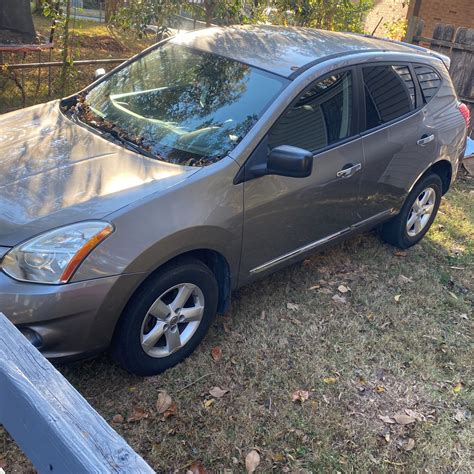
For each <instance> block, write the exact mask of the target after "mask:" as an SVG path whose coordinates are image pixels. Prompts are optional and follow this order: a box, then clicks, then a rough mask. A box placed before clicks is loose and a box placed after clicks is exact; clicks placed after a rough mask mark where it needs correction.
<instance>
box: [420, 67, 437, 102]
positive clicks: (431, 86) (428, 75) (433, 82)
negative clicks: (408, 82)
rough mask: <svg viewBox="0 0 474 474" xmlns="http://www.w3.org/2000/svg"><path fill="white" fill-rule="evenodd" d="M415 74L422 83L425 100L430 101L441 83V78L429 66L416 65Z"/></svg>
mask: <svg viewBox="0 0 474 474" xmlns="http://www.w3.org/2000/svg"><path fill="white" fill-rule="evenodd" d="M415 74H416V77H417V78H418V82H419V83H420V87H421V92H422V93H423V97H424V99H425V102H429V101H430V100H431V98H432V97H433V96H434V95H435V94H436V92H437V90H438V89H439V86H440V85H441V78H440V77H439V76H438V73H436V72H435V71H434V70H433V69H431V68H430V67H428V66H415Z"/></svg>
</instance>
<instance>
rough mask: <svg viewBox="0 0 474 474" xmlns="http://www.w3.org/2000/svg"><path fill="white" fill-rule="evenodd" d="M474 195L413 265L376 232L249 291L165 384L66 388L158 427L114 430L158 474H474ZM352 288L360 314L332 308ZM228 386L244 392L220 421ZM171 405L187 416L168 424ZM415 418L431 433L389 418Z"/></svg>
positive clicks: (8, 455) (81, 383) (445, 213)
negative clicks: (203, 470) (165, 399)
mask: <svg viewBox="0 0 474 474" xmlns="http://www.w3.org/2000/svg"><path fill="white" fill-rule="evenodd" d="M473 194H474V179H472V178H468V177H466V176H463V177H461V178H460V179H459V180H458V182H457V184H456V186H455V188H454V189H453V190H451V192H450V193H449V194H448V195H447V196H446V197H445V199H444V200H443V205H442V209H441V212H440V214H439V217H438V219H437V220H436V222H435V225H434V226H433V228H432V230H431V231H430V232H429V234H428V236H427V238H425V240H424V241H423V242H422V243H421V244H420V245H418V246H415V247H414V248H412V249H410V250H409V251H408V252H407V255H406V256H397V254H396V251H395V249H394V248H392V247H390V246H388V245H384V244H383V243H381V242H380V240H379V239H378V237H377V235H376V233H375V232H374V233H370V234H368V235H363V236H360V237H356V238H353V239H352V240H350V241H347V242H346V243H344V244H342V245H339V246H337V247H334V248H333V249H332V250H330V251H327V252H324V253H322V254H316V255H314V256H313V257H311V258H309V259H307V260H305V261H304V262H302V263H301V264H298V265H294V266H292V267H290V268H288V269H286V270H284V271H281V272H279V273H276V274H274V275H273V276H271V277H269V278H266V279H265V280H263V281H261V282H258V283H256V284H254V285H252V286H249V287H247V288H244V289H242V290H240V291H239V292H238V293H237V294H235V295H234V299H233V305H232V309H231V311H230V312H229V314H228V315H226V316H224V317H221V318H218V319H217V320H216V322H215V324H214V327H213V328H212V330H211V331H210V333H209V335H208V337H207V338H206V340H205V341H204V343H203V344H202V345H201V346H200V347H199V348H198V350H197V351H196V353H195V354H193V356H191V357H190V358H189V359H188V360H187V361H185V362H184V363H182V364H181V365H179V366H178V367H176V368H174V369H172V370H169V371H168V372H166V373H165V374H163V375H161V376H157V377H152V378H148V379H140V378H137V377H133V376H130V375H128V374H125V373H124V372H123V371H121V370H120V369H118V368H117V367H116V366H115V365H114V364H113V363H112V362H111V361H110V360H109V359H108V358H107V356H103V357H101V358H99V359H96V360H94V361H89V362H84V363H81V364H77V365H74V366H69V367H65V368H63V369H62V370H63V373H64V374H65V376H66V377H67V378H68V379H69V380H70V381H71V383H73V385H74V386H75V387H77V388H78V389H79V390H80V391H81V392H82V393H83V394H84V396H85V397H86V398H87V399H88V400H89V402H90V403H91V404H92V405H93V406H94V407H95V408H96V409H97V410H98V411H99V413H101V414H102V415H103V416H104V417H105V419H106V420H108V421H109V422H111V420H112V418H113V417H114V415H116V414H121V415H123V416H124V418H125V419H127V418H128V417H129V416H130V415H131V414H132V413H133V410H134V409H135V408H143V409H145V410H146V411H147V412H148V413H149V418H148V419H144V420H142V421H139V422H131V423H127V422H125V423H121V424H116V423H115V424H114V423H112V424H113V426H114V428H115V429H116V430H117V431H118V432H119V433H120V434H121V435H122V436H123V437H124V438H125V439H126V440H127V441H128V442H129V443H130V444H131V445H132V446H133V448H134V449H136V450H137V451H138V452H139V453H140V454H141V455H142V456H143V457H144V458H145V459H146V460H147V461H148V462H149V463H150V465H151V466H153V467H154V469H155V470H157V471H159V472H172V471H177V472H185V471H186V467H187V466H189V465H190V464H191V463H192V462H193V461H195V460H200V461H202V463H203V465H204V466H206V467H207V469H209V470H210V471H212V472H217V471H224V470H227V472H230V471H234V472H242V471H244V470H245V461H244V460H245V455H246V453H247V452H248V451H249V450H251V449H252V448H255V449H258V451H259V452H260V455H261V459H262V461H261V464H260V466H259V468H258V470H259V471H260V472H269V471H272V470H276V471H277V472H328V471H333V472H336V471H340V472H352V471H361V472H367V471H371V472H374V471H375V472H385V471H412V472H415V471H426V472H452V471H456V472H472V470H473V469H474V465H473V464H472V459H471V458H470V456H471V453H472V452H473V450H472V449H473V446H472V440H473V438H472V422H471V413H472V411H473V409H474V407H473V397H472V380H473V379H472V339H471V329H472V317H473V311H472V308H473V302H474V301H473V289H474V288H473V274H474V272H473V265H474V258H473V255H474V253H473V236H474V206H473ZM407 278H408V279H409V280H407ZM341 284H343V285H345V286H347V287H349V288H350V290H351V291H350V292H349V293H348V296H346V298H347V302H346V303H338V302H335V301H334V300H333V299H332V296H333V295H334V294H337V293H338V290H337V287H338V286H339V285H341ZM315 286H316V287H317V286H320V287H319V288H314V287H315ZM311 288H313V289H311ZM397 295H400V298H399V301H398V302H397V301H395V298H394V297H395V296H397ZM288 303H293V304H294V305H297V306H293V305H290V308H292V309H288ZM217 346H218V347H220V348H222V353H223V355H222V358H221V359H220V360H219V361H218V362H214V361H213V359H212V357H211V355H210V353H211V350H212V348H214V347H217ZM200 377H203V378H202V379H200ZM199 379H200V380H199ZM194 381H197V382H196V383H194V384H193V385H191V386H190V387H188V388H185V389H183V387H186V386H187V385H188V384H190V383H192V382H194ZM457 384H461V385H460V386H459V385H457ZM216 385H217V386H220V387H223V388H227V389H229V393H227V394H226V395H225V396H224V397H223V398H221V399H217V400H215V402H213V403H212V404H211V405H210V406H208V407H206V405H205V403H204V402H205V401H206V400H209V399H210V398H211V397H210V395H209V394H208V391H209V389H210V388H211V387H213V386H216ZM456 386H457V389H459V388H460V391H459V392H458V393H456V391H457V389H455V390H453V389H454V388H455V387H456ZM298 389H303V390H308V391H310V392H311V397H310V399H309V400H307V401H306V402H304V403H303V404H298V403H293V402H292V401H291V396H292V393H293V392H294V391H295V390H298ZM158 390H166V391H167V392H168V393H169V394H170V395H171V396H172V398H173V400H174V401H175V402H176V403H177V406H178V411H177V415H176V416H175V417H171V418H168V419H166V420H164V419H163V418H162V416H160V415H158V414H157V413H156V409H155V402H156V400H157V396H158ZM405 409H410V410H413V411H415V412H417V413H418V414H420V415H421V417H422V421H416V422H414V423H411V424H409V425H406V426H402V425H398V424H387V423H384V422H383V421H381V420H380V419H379V415H395V414H399V413H404V412H405ZM455 417H456V418H457V419H458V420H456V418H455ZM409 439H412V440H414V447H413V449H411V450H407V448H409V447H410V444H409V443H412V442H411V441H409ZM2 446H3V454H1V453H2ZM2 457H3V458H4V463H6V466H7V472H17V471H21V470H23V469H25V467H24V466H25V465H26V464H25V461H24V459H23V456H22V455H21V453H20V452H19V450H18V448H17V447H16V446H15V445H14V444H13V443H11V442H10V441H9V440H8V437H7V436H6V435H5V434H3V435H2V434H0V459H2Z"/></svg>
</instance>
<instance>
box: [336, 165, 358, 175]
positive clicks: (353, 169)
mask: <svg viewBox="0 0 474 474" xmlns="http://www.w3.org/2000/svg"><path fill="white" fill-rule="evenodd" d="M361 169H362V164H361V163H357V164H356V165H352V164H350V165H346V166H344V168H342V170H341V171H338V172H337V173H336V176H337V177H338V178H348V177H349V176H352V175H353V174H355V173H357V171H360V170H361Z"/></svg>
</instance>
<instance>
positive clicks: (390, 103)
mask: <svg viewBox="0 0 474 474" xmlns="http://www.w3.org/2000/svg"><path fill="white" fill-rule="evenodd" d="M363 76H364V89H365V103H366V128H367V129H370V128H374V127H377V126H378V125H381V124H383V123H386V122H390V120H393V119H396V118H397V117H401V116H402V115H405V114H407V113H408V112H410V111H412V110H414V109H415V83H414V82H413V78H412V77H411V74H410V69H409V68H408V66H371V67H364V68H363Z"/></svg>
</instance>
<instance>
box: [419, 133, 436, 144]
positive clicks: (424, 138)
mask: <svg viewBox="0 0 474 474" xmlns="http://www.w3.org/2000/svg"><path fill="white" fill-rule="evenodd" d="M433 140H434V135H423V136H422V137H421V138H420V139H419V140H418V141H417V142H416V143H417V145H420V146H425V145H427V144H428V143H429V142H432V141H433Z"/></svg>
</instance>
